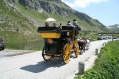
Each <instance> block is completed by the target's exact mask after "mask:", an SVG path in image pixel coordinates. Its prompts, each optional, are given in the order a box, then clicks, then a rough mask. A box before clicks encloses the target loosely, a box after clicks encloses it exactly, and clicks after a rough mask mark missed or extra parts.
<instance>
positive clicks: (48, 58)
mask: <svg viewBox="0 0 119 79" xmlns="http://www.w3.org/2000/svg"><path fill="white" fill-rule="evenodd" d="M42 57H43V59H44V60H45V61H49V60H50V59H51V58H52V56H49V55H47V54H46V52H45V47H44V48H43V50H42Z"/></svg>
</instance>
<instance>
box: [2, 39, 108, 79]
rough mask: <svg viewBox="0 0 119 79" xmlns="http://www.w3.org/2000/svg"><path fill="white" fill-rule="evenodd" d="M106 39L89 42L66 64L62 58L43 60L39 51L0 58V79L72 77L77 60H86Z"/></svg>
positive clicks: (55, 78)
mask: <svg viewBox="0 0 119 79" xmlns="http://www.w3.org/2000/svg"><path fill="white" fill-rule="evenodd" d="M105 42H107V41H106V40H102V41H94V42H91V44H90V48H89V50H88V51H86V52H85V53H84V54H83V55H80V56H79V57H78V58H71V60H70V62H69V63H68V64H66V65H64V64H63V63H62V59H52V60H51V61H49V62H45V61H44V60H43V58H42V56H41V51H36V52H33V53H29V54H23V55H18V56H11V57H5V58H1V59H0V79H70V78H71V79H73V78H72V77H73V76H72V74H75V73H76V72H77V70H78V63H79V61H86V60H87V59H89V57H91V56H92V55H94V52H95V49H96V48H100V47H101V46H102V44H103V43H105Z"/></svg>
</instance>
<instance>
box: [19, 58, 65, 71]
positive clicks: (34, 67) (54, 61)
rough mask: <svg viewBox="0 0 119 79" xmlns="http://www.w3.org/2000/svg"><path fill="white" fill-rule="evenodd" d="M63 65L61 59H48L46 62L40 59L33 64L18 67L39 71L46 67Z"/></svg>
mask: <svg viewBox="0 0 119 79" xmlns="http://www.w3.org/2000/svg"><path fill="white" fill-rule="evenodd" d="M63 65H64V63H63V62H62V59H51V60H50V61H47V62H46V61H41V62H38V63H37V64H35V65H27V66H24V67H21V68H20V69H22V70H26V71H30V72H33V73H39V72H42V71H44V70H46V69H47V68H50V67H60V66H63Z"/></svg>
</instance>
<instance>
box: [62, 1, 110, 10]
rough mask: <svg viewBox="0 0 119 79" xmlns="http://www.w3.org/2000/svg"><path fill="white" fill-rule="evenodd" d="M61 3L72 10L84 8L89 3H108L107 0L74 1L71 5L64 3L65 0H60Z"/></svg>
mask: <svg viewBox="0 0 119 79" xmlns="http://www.w3.org/2000/svg"><path fill="white" fill-rule="evenodd" d="M62 1H63V2H65V3H66V4H67V5H69V6H70V7H72V8H74V7H77V8H85V7H87V6H88V5H89V4H90V3H100V2H105V1H108V0H74V2H73V3H69V2H66V1H65V0H62Z"/></svg>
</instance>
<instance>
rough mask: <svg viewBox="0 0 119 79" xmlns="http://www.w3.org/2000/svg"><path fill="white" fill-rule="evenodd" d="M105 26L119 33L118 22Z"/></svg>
mask: <svg viewBox="0 0 119 79" xmlns="http://www.w3.org/2000/svg"><path fill="white" fill-rule="evenodd" d="M107 27H108V29H110V31H112V32H118V33H119V24H115V25H110V26H107Z"/></svg>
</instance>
